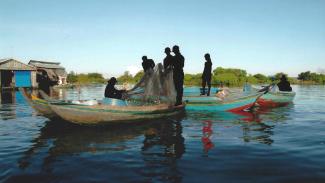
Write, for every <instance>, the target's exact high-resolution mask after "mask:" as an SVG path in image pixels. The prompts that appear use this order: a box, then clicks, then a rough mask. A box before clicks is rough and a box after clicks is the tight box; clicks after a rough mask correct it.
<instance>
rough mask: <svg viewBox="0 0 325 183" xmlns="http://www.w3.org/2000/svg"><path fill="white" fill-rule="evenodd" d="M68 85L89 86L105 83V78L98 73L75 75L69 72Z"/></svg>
mask: <svg viewBox="0 0 325 183" xmlns="http://www.w3.org/2000/svg"><path fill="white" fill-rule="evenodd" d="M67 81H68V83H71V84H75V83H78V84H89V83H105V81H106V80H105V78H104V77H103V75H102V74H99V73H88V74H76V73H74V72H73V71H71V72H70V73H69V74H68V76H67Z"/></svg>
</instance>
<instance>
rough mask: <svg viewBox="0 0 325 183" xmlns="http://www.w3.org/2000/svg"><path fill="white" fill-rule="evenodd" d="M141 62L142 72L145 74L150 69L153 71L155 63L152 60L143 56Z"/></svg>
mask: <svg viewBox="0 0 325 183" xmlns="http://www.w3.org/2000/svg"><path fill="white" fill-rule="evenodd" d="M142 61H143V62H142V68H143V70H144V72H147V71H148V70H149V69H150V68H151V69H153V68H154V67H155V62H154V61H153V60H152V59H148V58H147V56H143V57H142Z"/></svg>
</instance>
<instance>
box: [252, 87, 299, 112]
mask: <svg viewBox="0 0 325 183" xmlns="http://www.w3.org/2000/svg"><path fill="white" fill-rule="evenodd" d="M250 87H251V90H252V92H258V91H259V90H260V89H259V88H257V87H253V86H250ZM295 96H296V92H293V91H279V89H278V87H277V86H276V85H273V86H272V87H271V89H270V91H268V92H267V93H266V94H264V95H262V96H261V97H260V98H259V99H258V101H257V104H258V105H259V106H260V107H281V106H285V105H288V104H289V103H292V102H293V100H294V98H295Z"/></svg>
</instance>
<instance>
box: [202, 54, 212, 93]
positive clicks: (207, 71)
mask: <svg viewBox="0 0 325 183" xmlns="http://www.w3.org/2000/svg"><path fill="white" fill-rule="evenodd" d="M204 58H205V60H206V62H205V63H204V70H203V74H202V93H201V95H205V86H206V84H207V85H208V93H207V96H210V89H211V70H212V62H211V58H210V54H209V53H207V54H205V55H204Z"/></svg>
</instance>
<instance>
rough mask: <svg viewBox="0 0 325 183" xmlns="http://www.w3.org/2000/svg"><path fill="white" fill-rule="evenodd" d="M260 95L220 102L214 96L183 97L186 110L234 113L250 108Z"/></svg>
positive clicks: (220, 100)
mask: <svg viewBox="0 0 325 183" xmlns="http://www.w3.org/2000/svg"><path fill="white" fill-rule="evenodd" d="M258 96H260V93H255V94H251V95H246V96H240V97H236V98H232V99H231V98H228V99H225V100H222V99H220V98H218V97H214V96H209V97H207V96H185V97H184V99H185V101H186V109H188V110H200V111H202V110H213V111H228V112H236V111H242V110H245V109H247V108H250V107H251V106H252V105H254V103H255V101H256V99H257V97H258Z"/></svg>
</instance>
